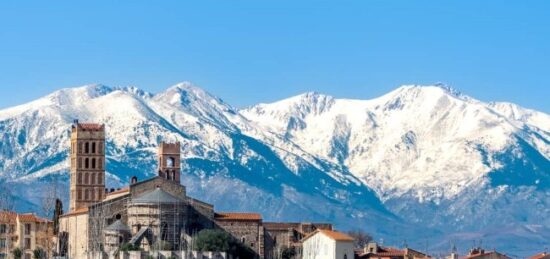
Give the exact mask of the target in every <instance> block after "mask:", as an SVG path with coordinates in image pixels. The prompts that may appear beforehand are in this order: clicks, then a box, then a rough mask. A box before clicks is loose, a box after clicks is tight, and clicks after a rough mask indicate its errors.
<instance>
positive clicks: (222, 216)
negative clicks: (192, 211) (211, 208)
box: [214, 212, 262, 221]
mask: <svg viewBox="0 0 550 259" xmlns="http://www.w3.org/2000/svg"><path fill="white" fill-rule="evenodd" d="M214 218H215V219H216V220H246V221H249V220H250V221H259V220H262V215H260V214H258V213H234V212H216V214H215V215H214Z"/></svg>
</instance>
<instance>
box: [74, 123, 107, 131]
mask: <svg viewBox="0 0 550 259" xmlns="http://www.w3.org/2000/svg"><path fill="white" fill-rule="evenodd" d="M78 127H80V128H81V129H85V130H100V129H102V128H103V124H98V123H78Z"/></svg>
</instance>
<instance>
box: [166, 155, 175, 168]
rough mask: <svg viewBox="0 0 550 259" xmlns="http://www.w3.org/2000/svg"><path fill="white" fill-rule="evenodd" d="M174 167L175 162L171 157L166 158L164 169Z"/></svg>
mask: <svg viewBox="0 0 550 259" xmlns="http://www.w3.org/2000/svg"><path fill="white" fill-rule="evenodd" d="M175 165H176V160H175V159H174V158H173V157H168V158H167V159H166V167H174V166H175Z"/></svg>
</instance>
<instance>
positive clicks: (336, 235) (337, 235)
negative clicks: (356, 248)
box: [302, 229, 354, 242]
mask: <svg viewBox="0 0 550 259" xmlns="http://www.w3.org/2000/svg"><path fill="white" fill-rule="evenodd" d="M317 233H321V234H323V235H325V236H327V237H329V238H330V239H332V240H336V241H353V240H354V239H353V237H351V236H349V235H347V234H344V233H342V232H338V231H332V230H325V229H317V230H315V231H314V232H311V233H310V234H309V235H307V236H305V237H304V238H303V239H302V242H303V241H305V240H306V239H308V238H310V237H312V236H314V235H315V234H317Z"/></svg>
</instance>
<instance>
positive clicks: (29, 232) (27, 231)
mask: <svg viewBox="0 0 550 259" xmlns="http://www.w3.org/2000/svg"><path fill="white" fill-rule="evenodd" d="M30 234H31V224H25V235H30Z"/></svg>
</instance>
